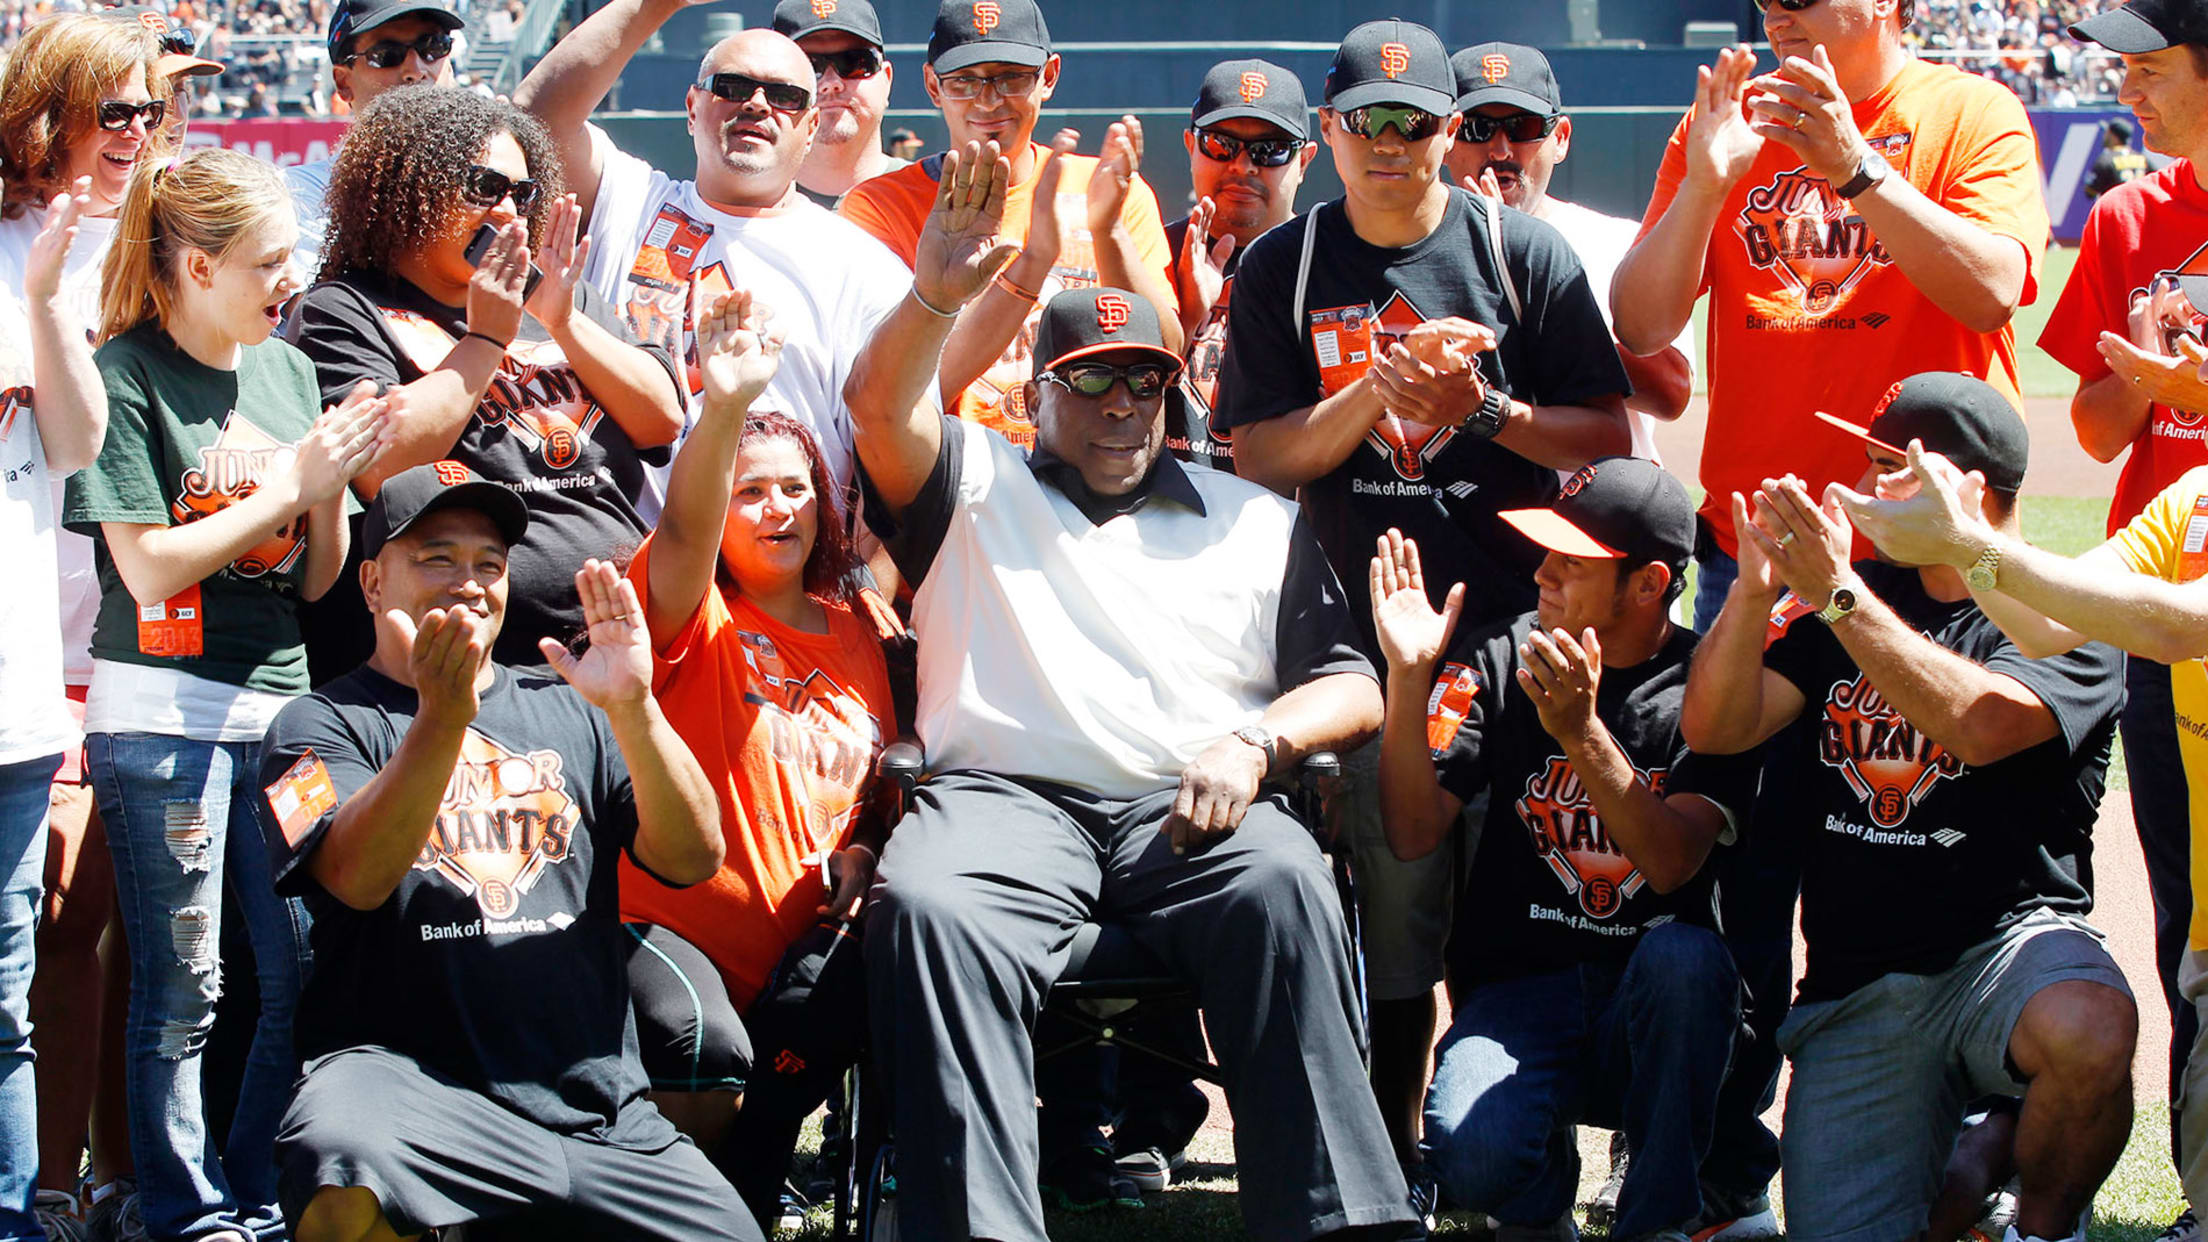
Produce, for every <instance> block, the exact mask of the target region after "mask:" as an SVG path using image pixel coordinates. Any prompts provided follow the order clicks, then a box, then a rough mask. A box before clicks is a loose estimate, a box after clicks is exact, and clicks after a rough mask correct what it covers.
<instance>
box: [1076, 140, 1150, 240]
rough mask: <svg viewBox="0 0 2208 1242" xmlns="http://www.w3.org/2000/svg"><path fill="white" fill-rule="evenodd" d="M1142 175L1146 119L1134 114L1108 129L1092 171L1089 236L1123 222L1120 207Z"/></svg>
mask: <svg viewBox="0 0 2208 1242" xmlns="http://www.w3.org/2000/svg"><path fill="white" fill-rule="evenodd" d="M1141 174H1142V122H1141V121H1138V120H1136V119H1135V118H1134V116H1133V114H1131V113H1130V114H1129V115H1127V116H1123V117H1121V118H1119V119H1118V120H1116V121H1114V122H1112V125H1111V128H1110V129H1107V130H1105V131H1104V150H1103V152H1102V153H1101V154H1099V155H1098V156H1097V158H1096V171H1094V172H1092V173H1090V174H1089V236H1091V237H1102V236H1104V235H1105V234H1107V233H1109V232H1111V231H1112V229H1113V228H1114V227H1115V226H1117V225H1118V223H1119V213H1120V210H1121V209H1122V208H1124V207H1126V205H1127V195H1128V193H1129V192H1130V191H1132V190H1133V189H1134V185H1135V179H1136V178H1137V177H1139V176H1140V175H1141Z"/></svg>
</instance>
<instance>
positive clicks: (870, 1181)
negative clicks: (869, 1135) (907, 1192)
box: [859, 1143, 897, 1242]
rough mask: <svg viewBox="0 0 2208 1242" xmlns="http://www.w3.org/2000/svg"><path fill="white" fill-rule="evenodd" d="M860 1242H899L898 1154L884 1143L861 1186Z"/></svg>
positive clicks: (876, 1153) (890, 1145) (889, 1144)
mask: <svg viewBox="0 0 2208 1242" xmlns="http://www.w3.org/2000/svg"><path fill="white" fill-rule="evenodd" d="M859 1242H897V1151H896V1147H895V1145H894V1144H891V1143H884V1144H882V1146H881V1147H880V1148H879V1149H877V1150H876V1151H875V1153H874V1161H873V1165H872V1167H870V1168H868V1169H867V1170H866V1173H865V1175H864V1177H863V1178H862V1179H861V1181H860V1184H859Z"/></svg>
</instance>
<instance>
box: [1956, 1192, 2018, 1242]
mask: <svg viewBox="0 0 2208 1242" xmlns="http://www.w3.org/2000/svg"><path fill="white" fill-rule="evenodd" d="M2015 1223H2016V1195H2015V1194H2014V1193H2013V1192H2011V1191H2009V1190H2007V1189H2002V1190H1996V1191H1994V1192H1993V1193H1992V1194H1990V1195H1987V1196H1986V1206H1985V1207H1984V1209H1982V1210H1981V1211H1980V1212H1979V1213H1978V1223H1977V1224H1975V1225H1972V1226H1971V1227H1970V1228H1968V1229H1965V1230H1964V1231H1963V1237H1962V1242H2001V1239H2003V1238H2005V1237H2007V1236H2008V1233H2009V1226H2011V1225H2013V1224H2015Z"/></svg>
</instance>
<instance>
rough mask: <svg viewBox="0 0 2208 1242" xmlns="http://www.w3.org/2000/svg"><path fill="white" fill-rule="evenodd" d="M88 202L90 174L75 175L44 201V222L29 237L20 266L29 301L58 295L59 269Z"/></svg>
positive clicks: (51, 298) (66, 262) (59, 286)
mask: <svg viewBox="0 0 2208 1242" xmlns="http://www.w3.org/2000/svg"><path fill="white" fill-rule="evenodd" d="M91 205H92V178H90V177H79V178H77V179H76V181H75V182H74V183H72V184H71V185H70V187H69V189H68V191H67V192H66V193H62V194H56V195H54V200H53V201H52V202H51V203H48V204H47V205H46V223H45V225H44V226H43V227H41V228H40V229H39V230H38V236H37V237H36V238H33V239H32V241H31V253H30V256H29V259H28V261H27V262H26V263H25V264H24V266H23V296H24V298H25V299H27V300H29V301H30V302H33V303H38V302H50V301H52V300H53V299H55V298H56V297H59V296H60V295H61V273H62V269H63V268H64V267H66V266H67V265H68V262H69V249H70V247H71V246H72V245H74V244H75V243H76V240H77V222H78V221H79V220H82V219H83V218H84V213H85V210H86V209H87V208H88V207H90V206H91Z"/></svg>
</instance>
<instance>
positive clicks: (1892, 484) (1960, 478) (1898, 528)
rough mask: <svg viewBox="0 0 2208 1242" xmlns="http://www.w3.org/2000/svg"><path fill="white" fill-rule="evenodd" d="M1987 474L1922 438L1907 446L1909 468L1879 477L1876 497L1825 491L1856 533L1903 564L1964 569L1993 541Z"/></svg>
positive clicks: (1844, 490)
mask: <svg viewBox="0 0 2208 1242" xmlns="http://www.w3.org/2000/svg"><path fill="white" fill-rule="evenodd" d="M1985 484H1986V479H1985V476H1984V475H1982V474H1980V473H1978V472H1977V471H1975V470H1974V471H1971V472H1970V473H1968V474H1965V473H1964V472H1962V471H1961V470H1958V469H1956V467H1955V463H1953V462H1951V461H1949V460H1948V459H1947V458H1945V457H1942V456H1940V455H1939V454H1938V453H1933V452H1928V451H1926V449H1925V447H1924V442H1923V441H1922V440H1911V441H1910V442H1909V466H1908V468H1907V469H1906V470H1903V471H1901V472H1899V473H1897V474H1887V475H1880V476H1879V480H1878V489H1877V490H1878V493H1879V494H1878V495H1877V496H1865V495H1863V494H1861V493H1859V492H1857V491H1855V490H1854V489H1853V488H1848V487H1843V486H1841V485H1840V484H1838V483H1834V484H1831V485H1829V486H1827V487H1826V488H1825V497H1826V499H1827V500H1828V501H1834V500H1836V501H1838V502H1839V504H1840V507H1841V508H1843V509H1845V510H1846V511H1847V514H1848V518H1849V520H1850V521H1852V522H1853V523H1854V525H1855V528H1856V529H1857V530H1860V531H1862V532H1863V533H1864V534H1866V535H1869V536H1870V538H1871V542H1872V543H1874V544H1876V545H1877V546H1878V550H1879V551H1880V552H1883V553H1885V554H1886V555H1887V556H1889V557H1891V558H1893V559H1894V560H1895V561H1898V562H1900V563H1901V564H1904V565H1953V566H1955V567H1956V568H1958V569H1960V568H1962V567H1964V566H1967V565H1969V564H1970V563H1971V562H1972V561H1974V560H1976V559H1977V558H1978V554H1979V553H1980V552H1982V551H1984V550H1985V547H1986V545H1987V544H1989V543H1991V542H1993V538H1994V529H1993V524H1992V523H1990V522H1988V521H1986V517H1985V509H1984V501H1985Z"/></svg>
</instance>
